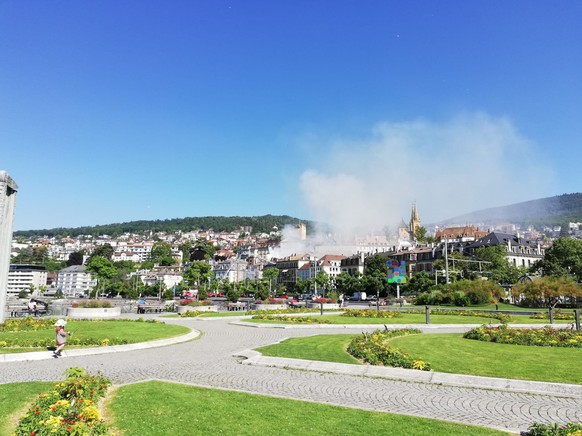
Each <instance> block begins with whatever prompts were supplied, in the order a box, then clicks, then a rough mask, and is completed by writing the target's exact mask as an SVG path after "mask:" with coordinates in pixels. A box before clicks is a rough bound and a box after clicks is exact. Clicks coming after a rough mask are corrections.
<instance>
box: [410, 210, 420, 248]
mask: <svg viewBox="0 0 582 436" xmlns="http://www.w3.org/2000/svg"><path fill="white" fill-rule="evenodd" d="M408 228H409V231H410V239H411V240H414V239H415V237H414V235H416V231H417V230H418V229H419V228H420V218H419V217H418V211H417V210H416V203H412V213H411V214H410V224H409V226H408Z"/></svg>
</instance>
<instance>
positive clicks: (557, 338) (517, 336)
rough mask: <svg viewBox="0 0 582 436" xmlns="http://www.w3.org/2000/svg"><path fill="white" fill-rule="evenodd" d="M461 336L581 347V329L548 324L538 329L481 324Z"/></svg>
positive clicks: (547, 345)
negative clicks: (557, 327) (565, 328)
mask: <svg viewBox="0 0 582 436" xmlns="http://www.w3.org/2000/svg"><path fill="white" fill-rule="evenodd" d="M463 337H464V338H466V339H475V340H478V341H485V342H497V343H499V344H513V345H529V346H536V347H566V348H582V332H581V331H576V330H558V329H554V328H552V327H550V326H546V327H543V328H538V329H510V328H508V327H507V326H505V325H503V326H501V327H488V326H481V327H477V328H474V329H472V330H470V331H468V332H467V333H465V334H464V335H463Z"/></svg>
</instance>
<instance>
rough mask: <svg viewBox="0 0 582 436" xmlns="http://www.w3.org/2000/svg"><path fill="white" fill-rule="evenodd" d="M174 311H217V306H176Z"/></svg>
mask: <svg viewBox="0 0 582 436" xmlns="http://www.w3.org/2000/svg"><path fill="white" fill-rule="evenodd" d="M176 312H177V313H184V312H218V306H176Z"/></svg>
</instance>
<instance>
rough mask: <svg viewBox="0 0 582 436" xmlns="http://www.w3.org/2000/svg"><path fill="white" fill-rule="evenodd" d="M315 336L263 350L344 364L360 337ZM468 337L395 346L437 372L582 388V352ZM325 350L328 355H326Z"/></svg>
mask: <svg viewBox="0 0 582 436" xmlns="http://www.w3.org/2000/svg"><path fill="white" fill-rule="evenodd" d="M330 336H331V337H332V339H329V340H328V335H318V336H310V337H306V338H293V339H287V340H286V341H283V342H282V343H280V344H275V345H269V346H267V347H262V348H260V349H258V351H260V352H262V353H263V354H265V355H266V356H274V357H290V358H295V359H306V360H322V361H328V362H329V361H332V362H341V363H350V362H347V361H346V355H347V356H348V357H352V356H350V355H349V354H348V353H347V352H346V351H345V347H346V345H347V344H348V343H349V341H350V340H351V338H352V337H354V336H356V335H350V334H347V335H330ZM462 336H463V335H462V334H421V335H411V336H402V337H397V338H394V339H391V340H390V343H391V344H392V345H393V346H394V347H396V348H397V349H399V350H401V351H404V352H406V353H408V354H409V356H410V357H411V358H413V359H421V360H424V361H426V362H429V363H430V365H431V368H432V370H433V371H436V372H447V373H453V374H467V375H479V376H484V377H500V378H510V379H518V380H531V381H544V382H554V383H570V384H582V373H580V371H578V370H577V367H576V366H575V365H572V362H579V361H580V360H581V359H582V349H580V348H550V347H528V346H523V345H508V344H496V343H491V342H482V341H475V340H470V339H463V337H462ZM322 350H324V351H322Z"/></svg>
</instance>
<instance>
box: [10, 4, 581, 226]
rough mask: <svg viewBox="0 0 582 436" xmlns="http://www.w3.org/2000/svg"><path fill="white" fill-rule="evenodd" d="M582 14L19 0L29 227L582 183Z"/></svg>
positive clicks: (362, 208) (383, 204)
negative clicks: (581, 168)
mask: <svg viewBox="0 0 582 436" xmlns="http://www.w3.org/2000/svg"><path fill="white" fill-rule="evenodd" d="M580 16H582V5H580V4H579V3H578V2H563V3H561V4H560V5H559V6H556V5H552V4H548V3H546V2H541V1H536V2H529V3H528V4H527V5H522V4H518V3H509V4H508V3H506V2H505V3H501V2H499V3H494V4H487V5H485V4H478V3H473V4H467V3H466V2H462V1H453V2H450V3H447V4H446V5H443V4H434V5H429V4H425V3H423V2H420V1H419V2H407V3H406V4H386V3H385V2H369V3H367V4H366V5H365V6H361V5H355V4H353V3H352V2H347V1H339V2H333V3H331V2H326V1H323V2H317V3H312V2H299V3H297V2H293V3H285V2H283V3H282V2H278V3H272V2H265V1H253V2H245V3H243V2H237V1H234V2H226V1H217V2H213V3H212V4H206V3H192V2H186V1H178V2H173V3H172V5H166V4H164V3H162V2H157V1H151V2H147V3H140V4H139V6H136V5H134V4H118V3H116V2H112V1H103V2H98V3H93V2H62V3H59V4H45V3H42V2H33V3H21V2H15V1H6V2H2V5H0V29H2V30H1V31H0V34H1V35H2V39H1V40H0V53H1V54H2V56H0V92H1V93H2V96H3V98H2V102H1V103H0V151H2V157H3V162H2V169H4V170H6V171H7V172H8V173H9V174H10V176H11V177H12V178H13V179H14V180H15V181H16V183H17V184H18V185H19V193H18V201H17V204H16V214H15V219H14V230H15V231H18V230H29V229H40V228H54V227H79V226H94V225H99V224H104V223H115V222H128V221H134V220H155V219H171V218H177V217H189V216H234V215H242V216H259V215H264V214H276V215H290V216H295V217H301V218H302V219H308V220H313V221H321V222H329V223H332V224H334V225H337V226H338V227H341V228H346V227H353V226H355V225H362V226H367V227H375V226H378V225H380V224H381V223H382V222H383V221H387V222H398V221H399V220H400V219H401V218H405V219H406V218H407V216H408V211H409V208H410V204H411V203H412V202H417V203H418V204H419V205H421V210H420V212H421V215H422V216H423V220H424V221H425V222H433V221H438V220H439V219H444V218H447V217H451V216H456V215H458V214H461V213H467V212H470V211H473V210H478V209H482V208H487V207H496V206H503V205H506V204H512V203H516V202H520V201H527V200H532V199H536V198H543V197H548V196H552V195H559V194H564V193H573V192H578V191H579V190H580V186H581V183H580V182H581V181H582V180H581V178H580V173H579V171H578V168H577V162H579V161H580V160H581V158H582V148H581V147H580V146H579V145H580V143H582V126H580V123H579V115H580V113H582V82H581V81H580V77H582V56H580V54H581V53H580V45H579V41H580V40H582V29H581V28H580V26H579V25H578V21H579V17H580Z"/></svg>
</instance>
